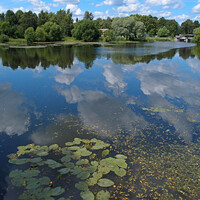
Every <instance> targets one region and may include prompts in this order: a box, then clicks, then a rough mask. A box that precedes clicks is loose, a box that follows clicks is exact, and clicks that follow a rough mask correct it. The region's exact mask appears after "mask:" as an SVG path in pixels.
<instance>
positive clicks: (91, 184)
mask: <svg viewBox="0 0 200 200" xmlns="http://www.w3.org/2000/svg"><path fill="white" fill-rule="evenodd" d="M97 181H98V179H97V178H94V177H92V178H89V179H87V181H86V182H87V184H88V186H93V185H96V184H97Z"/></svg>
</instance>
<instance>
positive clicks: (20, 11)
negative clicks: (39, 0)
mask: <svg viewBox="0 0 200 200" xmlns="http://www.w3.org/2000/svg"><path fill="white" fill-rule="evenodd" d="M22 15H23V11H22V10H18V11H17V12H16V13H15V16H16V18H17V25H19V21H20V19H21V17H22Z"/></svg>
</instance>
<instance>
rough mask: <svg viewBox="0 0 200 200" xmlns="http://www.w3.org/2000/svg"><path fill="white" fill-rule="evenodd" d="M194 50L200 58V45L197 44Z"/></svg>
mask: <svg viewBox="0 0 200 200" xmlns="http://www.w3.org/2000/svg"><path fill="white" fill-rule="evenodd" d="M194 52H195V55H196V56H197V58H198V59H200V45H197V46H195V48H194Z"/></svg>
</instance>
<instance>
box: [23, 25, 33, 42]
mask: <svg viewBox="0 0 200 200" xmlns="http://www.w3.org/2000/svg"><path fill="white" fill-rule="evenodd" d="M24 36H25V39H26V40H27V44H28V45H30V44H32V43H33V42H34V41H35V31H34V29H33V27H29V28H27V29H26V31H25V34H24Z"/></svg>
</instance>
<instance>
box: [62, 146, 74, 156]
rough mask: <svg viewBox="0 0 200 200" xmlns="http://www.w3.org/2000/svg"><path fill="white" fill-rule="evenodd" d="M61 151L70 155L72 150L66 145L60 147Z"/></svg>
mask: <svg viewBox="0 0 200 200" xmlns="http://www.w3.org/2000/svg"><path fill="white" fill-rule="evenodd" d="M62 153H63V154H65V155H68V156H71V154H72V152H71V151H70V150H69V149H68V147H64V148H62Z"/></svg>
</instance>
